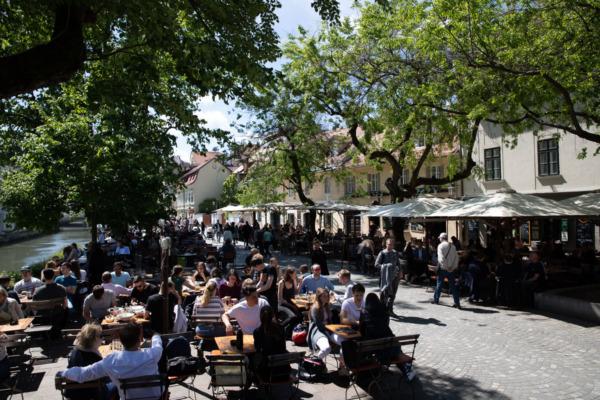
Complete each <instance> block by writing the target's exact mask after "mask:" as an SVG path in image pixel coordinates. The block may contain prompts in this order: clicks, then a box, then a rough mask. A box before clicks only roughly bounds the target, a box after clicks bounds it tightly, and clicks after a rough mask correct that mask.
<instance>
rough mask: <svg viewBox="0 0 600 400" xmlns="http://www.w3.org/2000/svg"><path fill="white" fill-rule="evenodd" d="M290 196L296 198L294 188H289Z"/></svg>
mask: <svg viewBox="0 0 600 400" xmlns="http://www.w3.org/2000/svg"><path fill="white" fill-rule="evenodd" d="M288 197H291V198H294V188H288Z"/></svg>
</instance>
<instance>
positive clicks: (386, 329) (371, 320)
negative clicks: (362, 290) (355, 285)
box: [359, 293, 416, 381]
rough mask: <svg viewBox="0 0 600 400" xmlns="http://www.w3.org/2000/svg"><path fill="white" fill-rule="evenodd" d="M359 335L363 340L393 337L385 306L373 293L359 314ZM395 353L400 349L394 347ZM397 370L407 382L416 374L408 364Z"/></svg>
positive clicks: (400, 365)
mask: <svg viewBox="0 0 600 400" xmlns="http://www.w3.org/2000/svg"><path fill="white" fill-rule="evenodd" d="M359 329H360V335H361V338H362V339H364V340H374V339H383V338H386V337H394V333H393V332H392V330H391V329H390V316H389V314H388V312H387V308H386V307H385V305H384V304H383V303H382V302H381V301H380V300H379V296H377V294H375V293H369V294H368V295H367V298H366V299H365V308H364V310H363V311H362V312H361V313H360V324H359ZM395 349H397V350H396V352H398V353H400V352H402V349H401V348H400V347H396V348H395ZM395 355H396V354H394V353H390V354H386V355H380V356H381V357H385V356H389V357H393V356H395ZM398 368H400V371H402V372H403V373H404V374H405V375H406V377H407V378H408V380H410V381H411V380H412V379H413V378H414V377H415V375H416V373H415V370H414V368H412V366H411V365H410V364H408V363H405V364H398Z"/></svg>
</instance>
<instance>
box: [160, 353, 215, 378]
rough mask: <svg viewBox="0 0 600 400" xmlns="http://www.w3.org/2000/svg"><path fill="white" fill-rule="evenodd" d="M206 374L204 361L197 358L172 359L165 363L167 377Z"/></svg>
mask: <svg viewBox="0 0 600 400" xmlns="http://www.w3.org/2000/svg"><path fill="white" fill-rule="evenodd" d="M205 372H206V361H204V358H201V359H200V358H198V357H184V356H182V357H174V358H171V359H170V360H168V361H167V374H168V375H169V376H181V375H196V374H198V375H202V374H203V373H205Z"/></svg>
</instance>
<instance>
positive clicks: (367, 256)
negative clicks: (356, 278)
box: [360, 239, 375, 275]
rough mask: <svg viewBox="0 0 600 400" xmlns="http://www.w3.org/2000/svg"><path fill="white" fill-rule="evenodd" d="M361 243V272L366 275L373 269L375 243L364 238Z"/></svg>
mask: <svg viewBox="0 0 600 400" xmlns="http://www.w3.org/2000/svg"><path fill="white" fill-rule="evenodd" d="M361 245H362V249H361V250H360V258H361V262H362V273H363V274H365V275H368V274H369V272H370V271H369V270H374V269H375V268H374V267H375V243H373V241H372V240H370V239H365V240H364V241H363V242H362V243H361Z"/></svg>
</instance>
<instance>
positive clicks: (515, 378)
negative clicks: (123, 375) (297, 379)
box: [21, 246, 600, 400]
mask: <svg viewBox="0 0 600 400" xmlns="http://www.w3.org/2000/svg"><path fill="white" fill-rule="evenodd" d="M242 247H243V246H241V247H240V246H238V249H239V250H238V257H237V263H238V265H239V264H241V263H243V260H244V258H245V257H246V255H247V254H248V252H247V251H245V250H243V248H242ZM274 255H275V257H277V258H278V259H279V261H280V265H282V266H288V265H293V266H296V267H298V266H299V265H300V264H303V263H308V262H309V261H310V260H309V258H308V257H307V256H306V255H297V256H284V255H280V254H278V253H277V252H274ZM345 265H347V264H345ZM329 270H330V272H331V275H330V276H329V278H330V279H331V280H332V282H333V283H334V285H335V286H336V289H337V290H338V291H339V290H340V288H341V286H340V285H339V282H338V280H337V271H339V270H340V261H339V260H337V261H336V260H332V261H331V262H330V264H329ZM353 280H354V281H355V282H361V283H363V284H364V285H365V286H366V288H367V293H368V292H370V291H373V290H375V289H376V287H377V278H376V277H363V276H362V275H361V274H353ZM430 298H431V293H430V292H429V293H428V292H426V291H425V287H424V286H421V285H409V284H401V285H400V288H399V290H398V297H397V299H396V302H395V311H396V314H397V315H398V317H397V318H393V319H392V321H391V327H392V330H393V331H394V332H395V333H396V334H397V335H403V334H413V333H419V334H421V337H420V340H419V344H418V345H417V350H416V355H415V356H416V359H417V361H416V362H415V369H416V371H417V377H416V378H415V379H414V381H413V383H412V385H410V384H408V382H407V381H406V380H402V381H401V382H399V381H398V377H399V373H398V371H397V369H396V367H393V368H392V371H393V372H394V374H392V375H390V376H389V377H387V379H386V382H387V383H388V384H389V386H390V390H389V391H387V389H386V388H385V387H384V390H385V391H384V393H380V392H378V391H377V390H376V389H373V390H372V391H371V392H372V395H371V396H369V397H367V398H376V399H385V398H389V399H392V398H394V399H395V398H411V397H413V391H414V397H415V398H416V399H598V398H600V354H599V349H600V327H599V326H598V325H594V324H592V323H587V322H583V321H580V320H576V319H570V318H565V317H561V316H558V315H553V314H548V313H541V312H538V311H537V310H533V309H530V310H525V311H513V310H507V309H502V308H497V307H484V306H480V305H470V304H468V303H466V302H465V304H463V310H457V309H454V308H452V307H451V305H452V299H451V297H449V296H446V295H443V296H442V298H441V301H440V305H435V304H430V302H429V300H430ZM40 343H42V341H41V340H36V345H35V346H38V347H34V348H33V349H32V351H33V355H34V357H35V361H34V368H33V373H32V374H31V375H28V376H24V377H22V381H23V384H22V385H21V387H23V388H24V389H25V390H26V393H25V395H24V397H25V399H35V400H38V399H40V400H41V399H58V398H60V396H59V393H58V392H57V391H56V390H55V389H54V375H55V373H56V371H58V370H61V369H64V368H65V366H66V358H65V355H66V354H68V349H67V347H66V345H65V344H64V343H61V342H60V341H57V342H52V343H50V344H49V345H48V344H47V343H43V344H44V350H42V349H41V348H40V347H39V344H40ZM288 349H289V350H290V351H294V350H297V351H308V349H307V348H306V347H301V346H299V347H298V348H295V347H294V346H293V345H292V344H289V345H288ZM327 364H328V373H327V374H326V375H325V377H324V379H323V381H322V382H319V383H306V382H302V383H301V384H300V392H299V394H298V395H297V396H296V398H310V399H327V400H336V399H343V398H344V396H345V387H346V385H347V382H348V380H347V378H345V377H340V376H339V374H338V371H337V368H336V362H335V360H334V359H333V357H331V356H329V357H328V358H327ZM194 386H195V389H194V390H195V391H196V394H197V396H198V398H203V397H209V398H211V394H210V389H208V378H207V375H202V376H200V377H198V378H197V379H196V381H195V385H194ZM367 386H368V382H363V383H362V384H361V385H360V389H359V391H360V392H361V393H362V394H366V393H365V392H364V391H365V389H366V388H367ZM170 390H171V393H172V395H173V396H175V397H179V396H185V395H186V394H187V388H185V387H181V386H176V387H172V388H171V389H170ZM288 395H289V392H286V391H285V388H280V390H278V391H276V392H275V394H274V396H272V397H273V398H275V399H278V398H284V396H288ZM349 395H352V393H351V392H349ZM238 397H239V392H235V391H233V392H232V393H230V398H238ZM264 397H265V394H264V392H263V391H262V390H258V389H256V388H252V389H251V390H250V391H249V393H248V396H247V398H250V399H260V398H264ZM220 398H225V396H221V397H220Z"/></svg>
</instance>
